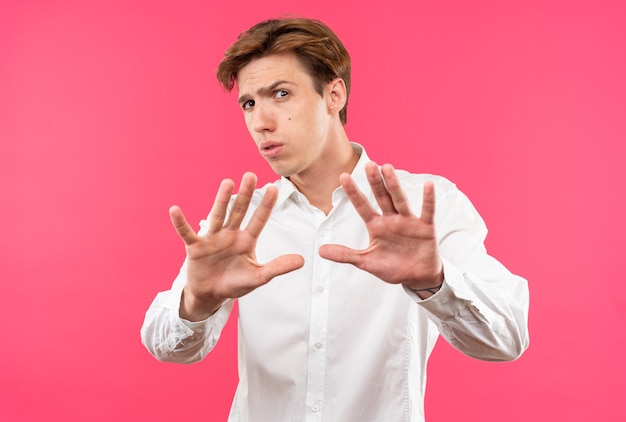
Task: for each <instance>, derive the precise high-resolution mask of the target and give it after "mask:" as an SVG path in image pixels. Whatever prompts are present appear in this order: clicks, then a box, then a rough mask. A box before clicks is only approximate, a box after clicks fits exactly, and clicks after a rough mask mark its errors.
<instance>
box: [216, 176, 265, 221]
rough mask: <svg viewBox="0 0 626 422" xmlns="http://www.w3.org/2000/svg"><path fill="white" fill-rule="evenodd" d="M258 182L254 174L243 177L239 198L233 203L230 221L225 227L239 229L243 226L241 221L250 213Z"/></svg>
mask: <svg viewBox="0 0 626 422" xmlns="http://www.w3.org/2000/svg"><path fill="white" fill-rule="evenodd" d="M256 181H257V177H256V174H254V173H250V172H247V173H245V174H244V175H243V177H242V178H241V184H240V185H239V192H237V196H236V197H235V200H234V201H233V205H232V207H231V209H230V215H229V217H228V221H226V224H224V227H231V228H238V227H239V226H240V225H241V221H242V220H243V218H244V217H245V215H246V213H247V212H248V207H249V206H250V200H251V199H252V194H253V193H254V189H255V188H256Z"/></svg>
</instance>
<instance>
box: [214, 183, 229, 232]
mask: <svg viewBox="0 0 626 422" xmlns="http://www.w3.org/2000/svg"><path fill="white" fill-rule="evenodd" d="M234 187H235V183H234V182H233V181H232V180H230V179H224V180H222V183H220V187H219V188H218V189H217V194H216V195H215V202H213V207H212V208H211V212H209V218H208V220H209V230H208V233H215V232H218V231H220V230H221V229H222V227H223V226H224V219H225V218H226V214H227V210H228V203H229V202H230V196H231V195H232V194H233V189H234Z"/></svg>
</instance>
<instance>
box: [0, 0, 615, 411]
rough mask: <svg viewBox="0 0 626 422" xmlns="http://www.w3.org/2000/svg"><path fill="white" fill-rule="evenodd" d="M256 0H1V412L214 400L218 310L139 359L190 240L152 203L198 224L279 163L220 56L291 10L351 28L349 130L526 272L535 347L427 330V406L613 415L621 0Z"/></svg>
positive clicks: (221, 364)
mask: <svg viewBox="0 0 626 422" xmlns="http://www.w3.org/2000/svg"><path fill="white" fill-rule="evenodd" d="M215 3H217V2H215ZM261 3H263V5H262V6H261V5H260V4H261ZM261 3H260V2H258V1H250V0H240V1H236V2H219V4H218V5H214V4H211V2H201V1H186V2H178V3H175V2H170V1H121V0H117V1H104V0H103V1H99V2H96V1H89V2H88V1H19V2H18V1H9V0H4V1H3V2H2V4H1V6H0V201H1V208H0V213H1V214H0V217H1V218H0V260H1V261H0V313H1V314H0V336H1V338H2V340H1V344H0V420H3V421H34V420H63V421H79V420H80V421H138V420H155V421H168V420H182V419H183V418H185V419H186V420H205V421H223V420H225V418H226V415H227V413H228V408H229V406H230V401H231V398H232V394H233V392H234V388H235V385H236V380H237V374H236V356H235V355H236V338H235V332H234V324H233V322H234V319H231V321H230V324H229V326H228V328H227V330H226V332H225V333H224V336H223V339H222V341H221V343H220V344H219V345H218V347H217V349H216V350H215V352H214V353H213V354H212V355H211V356H210V357H209V358H207V359H206V360H205V361H204V362H202V363H200V364H197V365H193V366H182V365H172V364H165V363H159V362H157V361H156V360H154V359H153V358H152V357H151V356H150V355H149V354H148V353H147V351H146V350H145V349H144V348H143V346H142V345H141V344H140V340H139V328H140V326H141V323H142V321H143V314H144V312H145V310H146V309H147V307H148V305H149V304H150V302H151V301H152V299H153V297H154V295H155V294H156V292H157V291H160V290H164V289H167V288H168V287H169V285H170V283H171V280H172V279H173V277H174V276H175V274H176V273H177V271H178V267H179V265H180V264H181V262H182V259H183V257H184V251H183V247H182V244H181V243H180V242H179V240H178V239H177V237H176V235H175V233H174V231H173V229H172V228H171V227H170V223H169V219H168V216H167V209H168V207H169V205H171V204H174V203H176V204H179V205H180V206H182V208H183V210H185V212H186V214H187V216H188V217H189V219H190V221H191V222H193V223H194V225H196V224H197V222H198V221H199V220H200V219H201V218H203V217H204V216H205V215H206V213H207V212H208V210H209V207H210V205H211V203H212V199H213V195H214V194H215V191H216V188H217V185H218V183H219V181H220V180H221V178H222V177H231V178H235V179H237V180H238V179H239V177H240V176H241V174H242V172H243V171H245V170H253V171H255V172H257V173H258V174H259V176H260V179H261V181H262V182H266V181H270V180H273V179H274V176H273V174H272V173H271V171H270V169H269V167H268V166H267V165H266V164H265V163H264V161H263V160H262V159H261V158H260V157H259V156H258V154H257V152H256V150H255V148H254V147H253V145H252V142H251V141H250V140H249V138H248V134H247V132H246V130H245V127H244V124H243V120H242V117H241V116H240V112H239V110H238V107H237V105H236V104H235V97H234V95H227V94H224V93H223V92H222V90H221V88H220V87H219V86H218V84H217V82H216V81H215V79H214V76H213V75H214V70H215V68H216V66H217V64H218V63H219V61H220V58H221V55H222V53H223V51H224V50H225V49H226V48H227V47H228V45H229V44H230V43H231V42H232V41H233V40H234V39H235V37H236V35H237V34H238V33H239V32H240V31H242V30H243V29H245V28H247V27H249V26H250V25H251V24H253V23H255V22H257V21H259V20H262V19H265V18H268V17H274V16H277V15H281V14H285V13H296V14H300V15H305V16H309V17H315V18H319V19H322V20H324V21H326V22H327V23H328V24H329V25H330V26H331V27H332V28H333V29H334V30H335V31H336V32H337V34H338V35H339V36H340V37H341V38H342V39H343V40H344V41H345V44H346V46H347V47H348V49H349V50H350V52H351V55H352V57H353V68H354V75H353V94H352V97H351V100H350V109H349V113H348V114H349V123H348V126H347V130H348V133H349V135H350V137H351V139H352V140H354V141H357V142H360V143H362V144H363V145H365V146H366V148H367V149H368V152H369V155H370V156H371V157H373V158H375V159H376V160H377V161H378V162H381V163H382V162H392V163H394V164H395V165H396V166H397V167H399V168H405V169H408V170H411V171H413V172H432V173H437V174H442V175H444V176H446V177H448V178H450V179H451V180H453V181H455V182H456V183H457V184H458V186H459V187H460V188H461V189H462V190H463V191H465V192H466V193H467V194H468V195H469V197H470V198H471V199H472V201H473V202H474V204H475V205H476V207H477V208H478V210H479V211H480V212H481V214H482V215H483V217H484V218H485V219H486V221H487V223H488V226H489V228H490V236H489V238H488V241H487V246H488V249H489V250H490V252H491V253H492V254H493V255H495V256H497V257H498V258H499V259H500V260H501V261H502V262H503V263H505V264H506V265H507V266H508V267H509V268H510V269H511V270H513V271H514V272H517V273H519V274H521V275H523V276H525V277H527V278H528V279H529V281H530V289H531V313H530V332H531V346H530V349H529V350H528V352H527V353H526V354H525V355H524V356H523V357H522V358H521V359H520V360H519V361H517V362H513V363H504V364H490V363H484V362H479V361H475V360H472V359H470V358H467V357H464V356H463V355H461V354H460V353H458V352H456V351H454V350H453V349H451V348H450V347H449V346H448V345H447V344H445V343H444V342H443V341H441V342H440V343H439V344H438V345H437V347H436V349H435V352H434V355H433V357H432V360H431V364H430V366H429V387H428V392H427V398H426V412H427V416H428V420H429V421H431V422H432V421H455V420H464V421H481V422H487V421H494V422H495V421H590V420H601V421H618V420H620V421H621V420H623V418H624V416H625V415H626V412H625V405H624V399H625V397H626V381H625V375H626V371H625V370H624V363H623V362H624V360H623V355H624V346H625V345H626V329H624V325H625V322H626V283H625V282H626V277H625V276H624V271H623V268H622V267H623V265H622V264H623V262H624V256H623V255H624V251H625V250H626V242H625V240H624V233H625V229H626V224H625V222H624V221H625V220H624V214H625V212H626V206H625V204H624V200H623V196H624V182H625V181H626V180H625V179H626V177H625V171H624V166H625V165H626V164H625V163H624V161H625V160H624V159H625V158H626V122H625V120H626V10H625V7H624V2H621V1H613V2H611V1H584V2H583V1H524V2H497V1H487V0H479V1H471V2H470V1H467V2H463V1H406V2H394V1H391V2H372V1H359V2H354V3H353V4H350V3H349V2H341V1H339V2H338V1H330V0H319V1H310V0H306V1H303V2H297V1H293V0H289V1H282V0H281V1H276V0H274V1H271V2H261ZM268 3H270V4H271V5H270V4H268Z"/></svg>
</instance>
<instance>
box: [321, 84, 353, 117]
mask: <svg viewBox="0 0 626 422" xmlns="http://www.w3.org/2000/svg"><path fill="white" fill-rule="evenodd" d="M326 92H327V94H328V95H327V97H326V98H327V105H328V112H329V113H330V114H339V112H340V111H341V110H342V109H343V108H344V107H345V105H346V101H348V93H347V90H346V83H345V82H344V80H343V79H341V78H335V79H333V80H332V81H330V82H329V83H328V84H327V85H326Z"/></svg>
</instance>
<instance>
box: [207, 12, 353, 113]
mask: <svg viewBox="0 0 626 422" xmlns="http://www.w3.org/2000/svg"><path fill="white" fill-rule="evenodd" d="M273 54H294V55H295V56H296V58H297V59H298V60H299V62H300V63H301V64H302V65H303V66H304V68H305V69H306V70H307V71H308V73H309V74H310V76H311V78H312V80H313V85H314V88H315V90H316V91H317V92H318V93H319V94H320V95H323V88H324V85H325V84H326V83H328V82H330V81H332V80H333V79H335V78H337V77H339V78H341V79H343V81H344V82H345V84H346V104H345V106H344V107H343V109H342V110H341V111H340V112H339V117H340V119H341V123H342V124H344V125H345V124H346V122H347V108H348V102H347V98H348V97H349V95H350V55H349V54H348V51H347V50H346V48H345V47H344V45H343V43H342V42H341V41H340V40H339V38H338V37H337V36H336V35H335V34H334V33H333V31H332V30H331V29H330V28H329V27H328V26H326V25H325V24H324V23H322V22H320V21H318V20H313V19H305V18H286V19H269V20H266V21H263V22H260V23H258V24H256V25H254V26H253V27H252V28H250V29H248V30H247V31H245V32H243V33H241V34H240V35H239V37H238V38H237V41H235V43H234V44H233V45H231V46H230V47H229V48H228V50H226V52H225V53H224V56H225V57H224V60H222V62H221V63H220V64H219V66H218V68H217V79H218V80H219V82H220V84H221V85H222V86H223V87H224V88H225V89H226V90H227V91H231V90H232V89H233V87H234V86H235V81H236V79H237V73H238V72H239V71H240V70H241V69H242V68H243V67H244V66H246V65H247V64H248V63H250V62H251V61H253V60H255V59H259V58H261V57H265V56H270V55H273Z"/></svg>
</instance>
